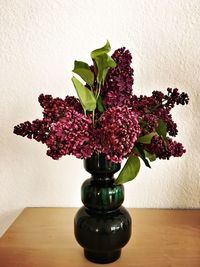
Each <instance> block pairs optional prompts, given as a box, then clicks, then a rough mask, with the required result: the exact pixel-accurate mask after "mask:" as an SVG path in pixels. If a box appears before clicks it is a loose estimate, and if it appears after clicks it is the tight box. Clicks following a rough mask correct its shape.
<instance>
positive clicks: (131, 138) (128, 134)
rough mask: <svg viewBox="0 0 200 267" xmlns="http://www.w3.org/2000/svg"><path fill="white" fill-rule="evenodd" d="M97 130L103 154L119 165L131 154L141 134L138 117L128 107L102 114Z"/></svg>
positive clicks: (115, 108)
mask: <svg viewBox="0 0 200 267" xmlns="http://www.w3.org/2000/svg"><path fill="white" fill-rule="evenodd" d="M98 125H99V128H98V129H97V136H98V138H99V140H98V143H99V144H100V147H101V151H100V152H101V153H104V154H106V156H107V159H109V160H111V161H113V162H115V163H118V162H121V161H122V159H123V158H124V157H125V156H127V154H129V153H130V152H131V150H132V148H133V146H134V144H135V141H136V139H137V137H138V135H139V133H140V127H139V123H138V116H137V114H135V112H133V111H131V110H130V109H129V108H128V107H127V106H122V107H113V108H110V109H108V110H107V111H106V112H105V113H103V114H102V116H101V118H100V119H99V122H98Z"/></svg>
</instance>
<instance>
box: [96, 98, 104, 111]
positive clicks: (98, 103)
mask: <svg viewBox="0 0 200 267" xmlns="http://www.w3.org/2000/svg"><path fill="white" fill-rule="evenodd" d="M97 108H98V110H99V112H101V113H103V112H104V111H105V107H104V104H103V100H102V98H101V96H99V97H98V99H97Z"/></svg>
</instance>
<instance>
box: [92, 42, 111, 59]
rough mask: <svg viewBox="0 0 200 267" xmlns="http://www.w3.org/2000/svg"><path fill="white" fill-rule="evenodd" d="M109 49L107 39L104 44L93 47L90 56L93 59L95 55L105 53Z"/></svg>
mask: <svg viewBox="0 0 200 267" xmlns="http://www.w3.org/2000/svg"><path fill="white" fill-rule="evenodd" d="M110 50H111V47H110V43H109V41H108V40H107V42H106V44H105V45H104V46H103V47H101V48H98V49H95V50H93V51H92V52H91V58H92V59H95V58H96V57H98V56H100V55H102V54H106V53H108V52H110Z"/></svg>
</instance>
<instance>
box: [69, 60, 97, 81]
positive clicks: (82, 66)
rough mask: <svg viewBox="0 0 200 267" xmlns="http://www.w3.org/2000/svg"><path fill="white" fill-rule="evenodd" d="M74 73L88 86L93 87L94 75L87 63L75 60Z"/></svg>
mask: <svg viewBox="0 0 200 267" xmlns="http://www.w3.org/2000/svg"><path fill="white" fill-rule="evenodd" d="M73 72H74V73H76V74H78V75H79V76H80V77H81V78H82V79H83V80H84V81H85V82H86V83H87V84H88V85H90V86H92V85H93V83H94V74H93V72H92V71H91V70H90V67H89V65H88V64H87V63H85V62H82V61H76V60H75V61H74V69H73Z"/></svg>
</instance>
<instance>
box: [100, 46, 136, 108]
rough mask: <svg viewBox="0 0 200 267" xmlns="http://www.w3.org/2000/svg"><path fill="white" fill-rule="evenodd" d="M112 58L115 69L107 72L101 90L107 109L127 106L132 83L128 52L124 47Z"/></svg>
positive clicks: (129, 54) (130, 58) (130, 59)
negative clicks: (115, 64)
mask: <svg viewBox="0 0 200 267" xmlns="http://www.w3.org/2000/svg"><path fill="white" fill-rule="evenodd" d="M112 58H113V59H114V61H115V62H116V63H117V67H116V68H114V69H110V70H109V72H108V74H107V77H106V82H105V84H104V86H103V88H102V98H103V100H104V104H105V106H106V107H107V108H109V107H116V106H123V105H128V104H129V103H130V97H131V95H132V86H133V81H134V79H133V69H132V67H131V62H132V56H131V53H130V52H129V50H126V48H125V47H122V48H119V49H117V50H116V51H115V52H114V53H113V55H112Z"/></svg>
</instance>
